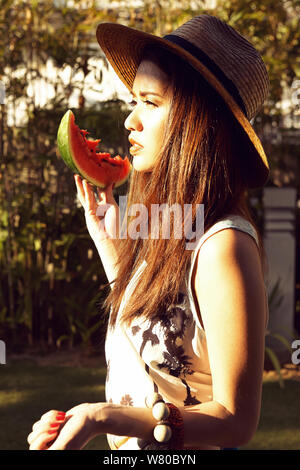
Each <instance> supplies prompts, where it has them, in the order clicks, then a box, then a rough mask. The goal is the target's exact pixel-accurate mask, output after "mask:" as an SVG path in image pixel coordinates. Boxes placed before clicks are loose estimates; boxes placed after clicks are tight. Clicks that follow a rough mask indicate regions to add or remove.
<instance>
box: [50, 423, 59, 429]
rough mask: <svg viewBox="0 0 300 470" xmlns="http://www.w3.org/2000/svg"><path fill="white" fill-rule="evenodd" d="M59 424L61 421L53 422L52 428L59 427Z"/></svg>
mask: <svg viewBox="0 0 300 470" xmlns="http://www.w3.org/2000/svg"><path fill="white" fill-rule="evenodd" d="M58 426H59V423H52V424H50V427H51V428H57V427H58Z"/></svg>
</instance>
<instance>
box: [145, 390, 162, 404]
mask: <svg viewBox="0 0 300 470" xmlns="http://www.w3.org/2000/svg"><path fill="white" fill-rule="evenodd" d="M158 401H163V397H162V396H161V395H160V394H159V393H156V392H153V393H150V395H148V396H147V397H146V399H145V404H146V406H147V408H152V407H153V406H154V405H155V403H157V402H158Z"/></svg>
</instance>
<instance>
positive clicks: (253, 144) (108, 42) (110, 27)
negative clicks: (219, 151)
mask: <svg viewBox="0 0 300 470" xmlns="http://www.w3.org/2000/svg"><path fill="white" fill-rule="evenodd" d="M96 36H97V40H98V43H99V45H100V47H101V49H102V50H103V52H104V54H105V56H106V58H107V60H108V61H109V63H110V64H111V66H112V67H113V69H114V70H115V72H116V74H117V75H118V77H119V78H120V80H121V81H122V82H123V83H124V85H125V86H126V87H127V88H128V90H130V91H131V90H132V87H133V83H134V79H135V75H136V72H137V69H138V67H139V64H140V62H141V60H142V56H143V50H144V48H145V46H148V45H160V46H161V47H163V48H165V49H167V50H169V51H170V52H173V53H175V54H177V55H178V56H180V57H181V58H183V59H185V60H186V61H187V62H188V63H189V64H190V65H192V67H194V68H195V69H196V70H197V71H198V72H200V73H201V74H202V76H203V77H204V78H205V79H206V80H207V82H208V83H209V84H210V85H211V86H212V87H213V88H214V89H215V90H216V91H217V92H218V93H219V94H220V95H221V97H222V98H223V100H224V101H225V102H226V104H227V106H228V107H229V109H230V110H231V112H232V114H233V116H234V117H235V119H236V120H237V122H238V123H239V124H240V126H241V129H242V130H243V132H242V133H241V140H242V142H241V144H245V145H247V150H248V149H249V152H250V155H247V156H245V158H244V159H243V162H242V166H243V171H244V174H245V175H247V186H248V187H249V188H258V187H261V186H263V185H264V184H265V183H266V181H267V179H268V176H269V164H268V160H267V157H266V154H265V152H264V149H263V146H262V144H261V141H260V139H259V137H258V136H257V134H256V133H255V131H254V129H253V127H252V125H251V124H250V122H249V120H248V118H247V117H246V116H245V114H244V113H243V112H242V110H241V108H240V107H239V106H238V104H237V103H236V102H235V100H234V99H233V97H232V96H231V95H230V93H229V92H228V91H227V90H226V89H225V88H224V86H223V85H222V84H221V82H220V81H219V80H218V79H217V78H216V77H215V75H214V74H213V73H212V72H211V71H210V70H209V69H208V68H207V67H206V66H205V65H204V64H203V63H202V62H201V61H199V60H198V59H197V58H195V57H194V56H193V55H192V54H190V53H189V52H188V51H186V50H184V49H183V48H181V47H180V46H178V45H177V44H173V43H172V42H170V41H168V40H167V39H164V38H161V37H159V36H155V35H153V34H150V33H145V32H143V31H139V30H136V29H134V28H130V27H128V26H124V25H122V24H117V23H101V24H99V25H98V27H97V32H96ZM241 150H242V148H241ZM247 154H248V152H247ZM241 158H243V155H241Z"/></svg>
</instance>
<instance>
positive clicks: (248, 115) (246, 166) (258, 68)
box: [97, 14, 269, 188]
mask: <svg viewBox="0 0 300 470" xmlns="http://www.w3.org/2000/svg"><path fill="white" fill-rule="evenodd" d="M97 40H98V42H99V44H100V47H101V48H102V50H103V52H104V54H105V56H106V58H107V59H108V61H109V62H110V64H111V65H112V67H113V68H114V70H115V72H116V73H117V75H118V76H119V78H120V79H121V81H122V82H123V83H124V84H125V85H126V87H127V88H128V89H129V90H131V89H132V86H133V82H134V78H135V75H136V72H137V69H138V66H139V64H140V62H141V59H142V56H143V49H144V47H145V46H149V45H160V46H162V47H163V48H166V49H167V50H169V51H170V52H173V53H175V54H177V55H178V56H180V57H181V58H183V59H185V60H186V61H187V62H189V64H191V65H192V66H193V67H194V68H195V69H196V70H197V71H199V72H200V73H201V75H202V76H203V77H204V78H205V79H206V80H207V82H209V83H210V85H211V86H212V87H213V88H214V89H215V90H216V91H217V92H218V93H219V94H220V95H221V96H222V98H223V99H224V100H225V102H226V103H227V106H228V107H229V109H230V110H231V111H232V113H233V115H234V116H235V118H236V120H237V121H238V123H239V124H240V125H241V128H242V129H243V130H244V132H241V136H242V137H241V138H242V141H244V142H243V144H245V145H247V148H248V151H247V152H246V154H245V155H246V156H245V155H243V151H242V147H243V146H242V147H241V158H242V159H243V162H242V167H243V170H244V174H245V175H247V185H248V187H249V188H255V187H260V186H263V185H264V184H265V183H266V181H267V179H268V175H269V165H268V160H267V157H266V155H265V152H264V149H263V147H262V144H261V142H260V140H259V138H258V136H257V134H256V133H255V132H254V130H253V128H252V126H251V124H250V120H251V119H253V118H254V116H255V115H256V114H257V113H258V111H259V110H260V109H261V107H262V105H263V103H264V101H265V99H266V97H267V96H268V92H269V78H268V73H267V70H266V67H265V64H264V62H263V60H262V58H261V56H260V55H259V53H258V52H257V50H256V49H255V48H254V47H253V46H252V44H250V43H249V41H248V40H247V39H245V38H244V37H243V36H242V35H241V34H239V33H238V32H237V31H235V30H234V29H233V28H232V27H231V26H229V25H228V24H226V23H225V22H223V21H221V20H220V19H218V18H216V17H214V16H211V15H206V14H205V15H200V16H196V17H194V18H192V19H191V20H189V21H187V22H186V23H184V24H183V25H181V26H180V27H179V28H177V29H176V30H175V31H174V32H172V33H171V34H168V35H166V36H164V37H163V38H160V37H158V36H154V35H152V34H149V33H145V32H142V31H139V30H136V29H133V28H129V27H127V26H124V25H121V24H116V23H101V24H99V25H98V28H97ZM249 144H250V145H249ZM249 150H250V153H249ZM248 156H249V158H248Z"/></svg>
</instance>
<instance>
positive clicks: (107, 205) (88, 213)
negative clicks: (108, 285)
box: [74, 175, 120, 282]
mask: <svg viewBox="0 0 300 470" xmlns="http://www.w3.org/2000/svg"><path fill="white" fill-rule="evenodd" d="M74 179H75V183H76V187H77V196H78V199H79V201H80V203H81V205H82V207H83V208H84V214H85V220H86V225H87V229H88V231H89V234H90V236H91V238H92V240H93V242H94V243H95V246H96V248H97V250H98V253H99V256H100V258H101V261H102V264H103V267H104V270H105V273H106V276H107V279H108V281H109V282H112V281H113V280H114V279H115V278H116V275H117V262H118V256H119V243H120V241H119V240H118V230H119V227H118V222H119V207H118V205H117V203H116V201H115V199H114V197H113V193H112V185H111V186H109V187H108V188H106V189H105V190H99V189H98V197H99V200H100V202H99V203H97V201H96V198H95V195H94V192H93V191H92V188H91V185H90V184H89V183H88V182H87V181H86V180H85V179H83V180H82V179H81V177H80V176H79V175H75V177H74Z"/></svg>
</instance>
